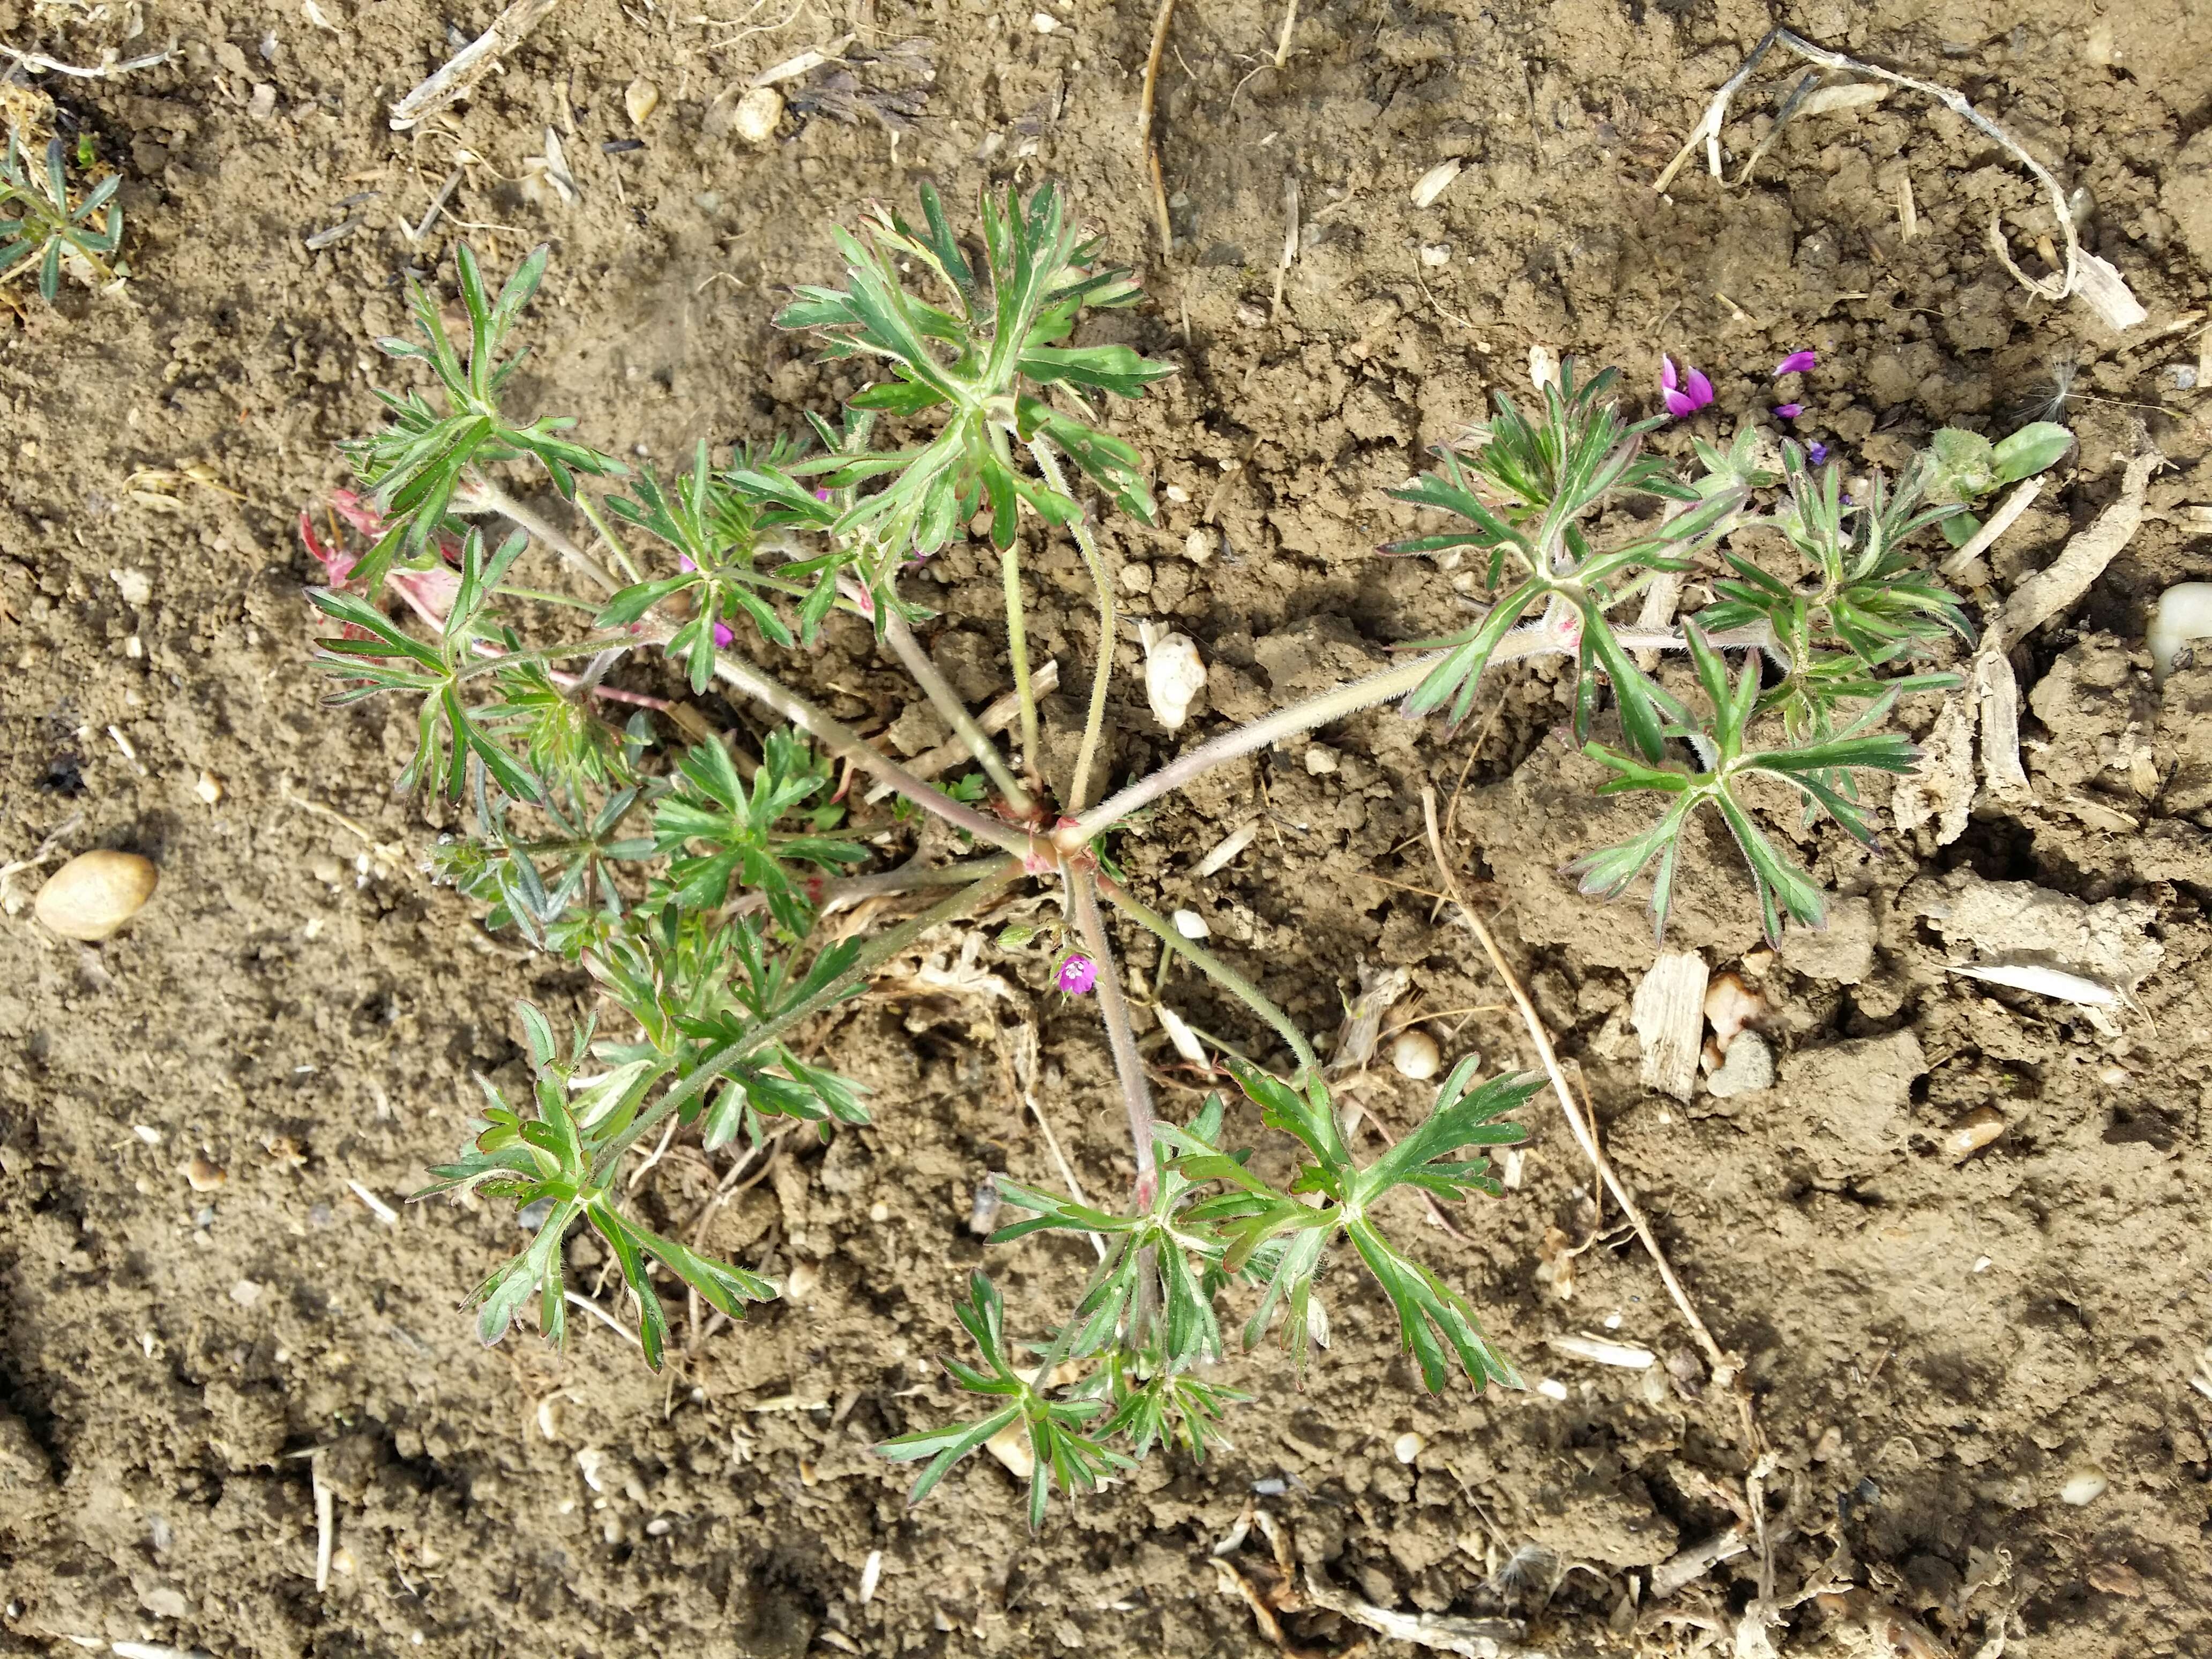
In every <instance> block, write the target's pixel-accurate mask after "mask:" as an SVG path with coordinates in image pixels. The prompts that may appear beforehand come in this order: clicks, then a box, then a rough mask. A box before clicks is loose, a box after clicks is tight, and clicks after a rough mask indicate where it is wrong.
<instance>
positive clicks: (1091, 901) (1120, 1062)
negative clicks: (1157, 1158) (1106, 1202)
mask: <svg viewBox="0 0 2212 1659" xmlns="http://www.w3.org/2000/svg"><path fill="white" fill-rule="evenodd" d="M1060 879H1061V881H1062V882H1064V883H1065V884H1066V888H1067V897H1068V908H1069V910H1070V911H1071V912H1072V914H1073V920H1074V922H1075V931H1076V932H1077V933H1079V935H1081V937H1082V939H1083V948H1084V949H1085V951H1089V952H1090V953H1091V960H1092V961H1093V962H1095V963H1097V966H1098V979H1097V989H1098V1012H1099V1013H1100V1014H1101V1015H1102V1016H1103V1018H1104V1019H1105V1021H1106V1042H1107V1046H1108V1047H1109V1048H1112V1049H1113V1051H1114V1073H1115V1076H1116V1077H1118V1078H1119V1079H1121V1103H1122V1104H1123V1105H1124V1106H1126V1107H1127V1109H1128V1113H1129V1139H1130V1140H1131V1141H1132V1142H1133V1143H1134V1146H1135V1149H1136V1153H1137V1205H1138V1207H1139V1209H1142V1208H1144V1207H1145V1206H1148V1205H1150V1204H1151V1203H1152V1189H1153V1187H1154V1185H1155V1183H1156V1182H1157V1179H1158V1172H1157V1170H1156V1169H1155V1168H1154V1165H1153V1161H1152V1085H1150V1084H1149V1083H1147V1082H1146V1080H1145V1062H1144V1060H1143V1059H1142V1057H1141V1056H1139V1054H1138V1053H1137V1034H1136V1032H1135V1031H1134V1030H1132V1029H1131V1028H1130V1025H1129V1003H1128V999H1127V997H1125V996H1123V995H1122V994H1121V967H1120V964H1119V963H1116V962H1115V960H1114V947H1113V945H1111V944H1109V942H1108V940H1107V938H1106V922H1105V920H1104V918H1103V917H1102V916H1100V915H1099V914H1098V895H1097V890H1096V889H1095V888H1094V887H1093V886H1092V883H1091V872H1090V871H1088V870H1076V869H1072V868H1071V867H1070V866H1068V865H1067V863H1066V861H1065V860H1062V862H1061V864H1060Z"/></svg>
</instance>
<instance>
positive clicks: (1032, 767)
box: [999, 547, 1042, 775]
mask: <svg viewBox="0 0 2212 1659" xmlns="http://www.w3.org/2000/svg"><path fill="white" fill-rule="evenodd" d="M999 580H1000V581H1001V582H1002V583H1003V584H1004V585H1005V587H1006V654H1007V655H1008V656H1009V657H1011V658H1012V659H1013V665H1014V690H1015V693H1016V694H1017V695H1018V696H1019V697H1020V698H1021V700H1022V766H1023V769H1024V770H1025V771H1028V772H1029V773H1030V774H1031V775H1036V769H1037V764H1038V761H1039V759H1040V757H1041V752H1042V751H1041V750H1039V749H1038V747H1037V708H1036V685H1035V684H1034V683H1033V682H1032V681H1031V680H1030V633H1029V619H1028V618H1027V617H1025V616H1024V614H1023V611H1022V566H1021V561H1020V560H1019V559H1018V558H1017V557H1016V556H1015V554H1014V550H1013V549H1012V548H1011V547H1008V548H1004V549H1002V550H1000V554H999Z"/></svg>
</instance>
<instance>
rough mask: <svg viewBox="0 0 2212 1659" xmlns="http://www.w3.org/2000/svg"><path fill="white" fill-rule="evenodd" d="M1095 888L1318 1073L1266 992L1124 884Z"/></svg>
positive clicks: (1315, 1058) (1301, 1037)
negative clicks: (1268, 1027) (1264, 1023)
mask: <svg viewBox="0 0 2212 1659" xmlns="http://www.w3.org/2000/svg"><path fill="white" fill-rule="evenodd" d="M1098 890H1099V891H1100V892H1102V893H1103V894H1104V895H1105V896H1106V899H1107V902H1109V904H1111V905H1112V906H1113V907H1114V908H1115V909H1117V910H1119V911H1120V912H1121V914H1122V915H1125V916H1127V917H1128V918H1129V919H1130V920H1131V921H1133V922H1135V923H1136V924H1137V925H1138V926H1139V927H1142V928H1143V929H1144V930H1145V931H1146V933H1151V934H1152V935H1153V936H1154V937H1155V938H1157V939H1158V940H1159V941H1160V943H1161V944H1162V945H1165V946H1166V947H1167V948H1168V949H1169V950H1170V951H1175V952H1176V954H1177V955H1179V956H1181V957H1183V958H1184V959H1185V960H1187V961H1188V962H1189V963H1190V964H1191V965H1192V966H1193V967H1194V968H1196V969H1199V970H1200V971H1201V972H1202V973H1204V974H1205V975H1206V976H1207V977H1208V978H1210V979H1212V981H1215V983H1217V984H1218V985H1219V986H1220V987H1222V989H1224V990H1225V991H1227V992H1228V993H1229V994H1231V996H1233V997H1235V998H1236V999H1237V1000H1238V1001H1239V1002H1242V1003H1243V1005H1244V1006H1246V1007H1248V1008H1249V1009H1250V1010H1251V1011H1252V1012H1254V1013H1255V1014H1257V1015H1259V1016H1260V1018H1261V1019H1263V1020H1265V1021H1267V1024H1269V1025H1271V1026H1273V1028H1274V1030H1275V1032H1276V1034H1277V1035H1278V1036H1280V1037H1281V1038H1282V1039H1283V1041H1284V1042H1286V1043H1288V1044H1289V1045H1290V1049H1291V1053H1292V1054H1295V1055H1297V1061H1298V1064H1299V1066H1301V1067H1303V1068H1304V1072H1305V1074H1306V1075H1307V1076H1308V1077H1318V1076H1320V1075H1321V1057H1320V1056H1319V1055H1317V1054H1315V1053H1314V1051H1313V1045H1312V1044H1311V1043H1310V1042H1307V1041H1306V1036H1305V1033H1304V1032H1303V1031H1301V1030H1298V1028H1297V1024H1296V1023H1295V1022H1294V1021H1293V1020H1292V1019H1291V1017H1290V1016H1289V1015H1288V1014H1286V1013H1285V1012H1283V1011H1282V1010H1281V1009H1280V1008H1279V1007H1277V1006H1275V1004H1274V1002H1273V1000H1272V999H1270V998H1269V997H1268V995H1267V993H1266V992H1264V991H1262V990H1261V988H1260V987H1258V986H1256V985H1255V984H1254V983H1253V982H1252V981H1250V980H1249V979H1247V978H1245V977H1244V975H1242V974H1240V973H1238V972H1237V970H1236V969H1234V968H1231V966H1230V965H1229V964H1228V963H1225V962H1224V961H1223V960H1222V959H1221V958H1220V957H1217V956H1216V955H1214V954H1213V952H1212V951H1209V950H1207V949H1206V947H1205V946H1204V945H1200V944H1199V943H1198V941H1197V940H1195V939H1185V938H1184V937H1183V936H1182V934H1181V933H1177V932H1176V930H1175V924H1174V923H1172V922H1170V921H1169V920H1168V919H1167V918H1166V917H1165V916H1164V915H1160V913H1159V912H1158V911H1157V910H1155V909H1153V908H1152V907H1151V906H1149V905H1146V904H1144V903H1142V902H1139V900H1138V899H1136V898H1135V897H1134V896H1132V895H1131V894H1130V893H1128V892H1127V890H1124V889H1123V888H1121V887H1120V886H1118V885H1117V884H1115V883H1113V882H1110V881H1107V880H1103V879H1101V880H1100V882H1099V884H1098Z"/></svg>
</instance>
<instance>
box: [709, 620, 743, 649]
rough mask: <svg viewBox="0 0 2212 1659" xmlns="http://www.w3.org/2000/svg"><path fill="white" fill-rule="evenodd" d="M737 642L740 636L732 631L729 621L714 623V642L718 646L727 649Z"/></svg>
mask: <svg viewBox="0 0 2212 1659" xmlns="http://www.w3.org/2000/svg"><path fill="white" fill-rule="evenodd" d="M737 642H738V636H737V635H736V634H734V633H732V631H731V629H730V625H729V623H715V624H714V643H715V645H716V646H717V647H720V649H722V650H724V651H726V650H728V649H729V648H730V647H732V646H733V645H735V644H736V643H737Z"/></svg>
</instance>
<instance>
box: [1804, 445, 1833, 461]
mask: <svg viewBox="0 0 2212 1659" xmlns="http://www.w3.org/2000/svg"><path fill="white" fill-rule="evenodd" d="M1805 459H1807V460H1808V461H1810V462H1812V463H1813V465H1815V466H1826V465H1827V464H1828V447H1827V445H1826V444H1823V443H1810V444H1807V445H1806V446H1805Z"/></svg>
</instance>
